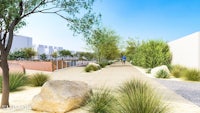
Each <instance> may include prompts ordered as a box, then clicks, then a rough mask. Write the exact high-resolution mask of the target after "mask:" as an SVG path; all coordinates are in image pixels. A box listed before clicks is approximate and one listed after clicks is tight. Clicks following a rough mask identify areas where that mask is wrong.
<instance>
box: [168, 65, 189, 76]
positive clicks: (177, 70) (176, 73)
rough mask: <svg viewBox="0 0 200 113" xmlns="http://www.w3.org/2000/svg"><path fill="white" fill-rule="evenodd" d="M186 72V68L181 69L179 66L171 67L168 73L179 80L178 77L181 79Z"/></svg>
mask: <svg viewBox="0 0 200 113" xmlns="http://www.w3.org/2000/svg"><path fill="white" fill-rule="evenodd" d="M186 70H187V68H186V67H183V66H180V65H173V66H172V68H171V70H170V71H171V74H172V75H173V76H174V77H176V78H180V77H183V75H184V73H185V72H186Z"/></svg>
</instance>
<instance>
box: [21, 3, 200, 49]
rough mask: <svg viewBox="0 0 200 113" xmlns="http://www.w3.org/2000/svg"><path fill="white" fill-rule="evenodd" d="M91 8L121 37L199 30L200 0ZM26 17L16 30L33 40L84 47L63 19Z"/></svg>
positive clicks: (173, 35)
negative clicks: (22, 24)
mask: <svg viewBox="0 0 200 113" xmlns="http://www.w3.org/2000/svg"><path fill="white" fill-rule="evenodd" d="M94 10H95V11H96V12H99V13H101V14H102V25H103V26H104V27H108V28H109V29H112V30H114V31H115V32H116V33H117V34H118V35H120V36H121V37H122V39H123V40H127V38H128V37H132V38H135V37H137V38H138V39H140V40H147V39H162V40H164V41H172V40H175V39H178V38H180V37H183V36H185V35H188V34H191V33H193V32H198V31H200V0H97V2H96V3H95V5H94ZM26 21H27V25H26V26H25V27H23V28H22V29H21V30H19V32H18V34H20V35H25V36H30V37H33V42H34V43H36V44H47V45H55V46H62V47H64V48H65V49H69V50H78V51H86V49H85V48H86V44H85V42H84V40H83V38H82V37H81V36H78V37H73V33H72V32H71V31H70V30H69V29H68V28H67V26H66V24H65V23H66V22H65V21H64V20H63V19H61V18H59V17H57V16H55V15H42V14H36V15H32V16H30V17H29V18H28V19H27V20H26Z"/></svg>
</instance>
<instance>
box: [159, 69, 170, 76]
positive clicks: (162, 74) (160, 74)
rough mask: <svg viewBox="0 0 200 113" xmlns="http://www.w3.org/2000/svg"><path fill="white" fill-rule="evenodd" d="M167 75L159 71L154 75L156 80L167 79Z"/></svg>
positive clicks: (163, 71)
mask: <svg viewBox="0 0 200 113" xmlns="http://www.w3.org/2000/svg"><path fill="white" fill-rule="evenodd" d="M169 77H170V76H169V73H167V72H166V71H165V70H160V71H158V72H157V73H156V78H169Z"/></svg>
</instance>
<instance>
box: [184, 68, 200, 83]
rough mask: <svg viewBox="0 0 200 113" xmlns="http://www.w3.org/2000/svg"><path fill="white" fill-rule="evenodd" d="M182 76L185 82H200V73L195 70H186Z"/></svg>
mask: <svg viewBox="0 0 200 113" xmlns="http://www.w3.org/2000/svg"><path fill="white" fill-rule="evenodd" d="M183 76H184V78H185V79H186V80H191V81H200V71H198V70H196V69H187V70H186V71H185V72H184V73H183Z"/></svg>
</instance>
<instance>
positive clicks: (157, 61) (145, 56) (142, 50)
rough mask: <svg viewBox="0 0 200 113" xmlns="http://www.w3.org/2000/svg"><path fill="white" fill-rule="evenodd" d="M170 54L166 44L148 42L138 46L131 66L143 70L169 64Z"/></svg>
mask: <svg viewBox="0 0 200 113" xmlns="http://www.w3.org/2000/svg"><path fill="white" fill-rule="evenodd" d="M171 56H172V55H171V53H170V50H169V46H168V45H167V43H165V42H163V41H157V40H149V41H147V42H142V43H141V44H139V45H138V46H137V47H136V49H135V53H134V55H133V64H134V65H138V66H142V67H145V68H154V67H156V66H160V65H169V64H170V63H171Z"/></svg>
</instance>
